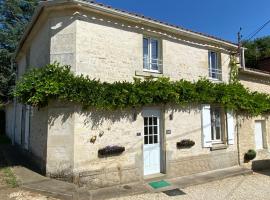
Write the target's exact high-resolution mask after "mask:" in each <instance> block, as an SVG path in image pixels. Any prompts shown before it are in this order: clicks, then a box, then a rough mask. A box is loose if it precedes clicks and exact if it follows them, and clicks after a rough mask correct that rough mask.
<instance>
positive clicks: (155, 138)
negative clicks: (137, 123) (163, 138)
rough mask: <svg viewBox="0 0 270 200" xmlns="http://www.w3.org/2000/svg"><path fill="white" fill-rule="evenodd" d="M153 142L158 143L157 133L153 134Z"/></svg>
mask: <svg viewBox="0 0 270 200" xmlns="http://www.w3.org/2000/svg"><path fill="white" fill-rule="evenodd" d="M154 143H155V144H156V143H158V136H157V135H154Z"/></svg>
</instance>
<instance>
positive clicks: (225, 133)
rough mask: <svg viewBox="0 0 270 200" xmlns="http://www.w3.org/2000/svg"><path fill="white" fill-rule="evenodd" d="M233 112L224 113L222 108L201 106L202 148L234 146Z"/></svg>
mask: <svg viewBox="0 0 270 200" xmlns="http://www.w3.org/2000/svg"><path fill="white" fill-rule="evenodd" d="M233 116H234V115H233V111H231V110H227V111H226V112H225V110H224V108H223V107H220V106H210V105H207V104H205V105H202V141H203V147H212V144H217V143H223V144H229V145H233V144H234V137H235V133H234V132H235V127H234V126H235V125H234V117H233Z"/></svg>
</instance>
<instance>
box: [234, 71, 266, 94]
mask: <svg viewBox="0 0 270 200" xmlns="http://www.w3.org/2000/svg"><path fill="white" fill-rule="evenodd" d="M239 80H240V82H241V83H242V84H243V85H244V86H246V87H247V88H249V89H250V90H252V91H258V92H264V93H268V94H270V80H269V78H268V77H262V76H258V75H248V74H243V73H241V72H240V74H239Z"/></svg>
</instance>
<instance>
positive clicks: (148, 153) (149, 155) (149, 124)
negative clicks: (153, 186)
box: [143, 110, 160, 175]
mask: <svg viewBox="0 0 270 200" xmlns="http://www.w3.org/2000/svg"><path fill="white" fill-rule="evenodd" d="M143 118H144V146H143V158H144V159H143V161H144V175H149V174H156V173H160V112H159V111H155V110H145V111H144V112H143Z"/></svg>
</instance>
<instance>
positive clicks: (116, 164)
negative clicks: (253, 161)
mask: <svg viewBox="0 0 270 200" xmlns="http://www.w3.org/2000/svg"><path fill="white" fill-rule="evenodd" d="M237 49H238V46H237V45H236V44H233V43H231V42H228V41H225V40H221V39H218V38H215V37H212V36H209V35H205V34H202V33H197V32H193V31H190V30H186V29H183V28H181V27H176V26H173V25H169V24H166V23H162V22H159V21H156V20H153V19H149V18H146V17H144V16H139V15H134V14H131V13H127V12H124V11H120V10H117V9H113V8H111V7H107V6H104V5H101V4H97V3H93V2H86V1H80V0H55V1H46V2H42V3H40V5H39V7H38V8H37V10H36V12H35V14H34V17H33V19H32V21H31V23H30V24H29V26H28V28H27V30H26V32H25V34H24V36H23V38H22V40H21V42H20V45H19V47H18V50H17V53H16V63H17V66H18V72H17V75H18V79H20V77H21V76H22V75H23V74H24V72H25V71H26V70H27V69H29V68H31V67H42V66H45V65H46V64H48V63H52V62H54V61H57V62H59V63H61V64H67V65H70V66H71V69H72V71H73V72H74V73H75V74H78V75H80V74H83V75H88V76H89V77H90V78H96V79H100V80H101V81H106V82H114V81H133V78H134V77H138V78H145V77H149V76H152V77H162V76H165V77H170V79H171V80H179V79H186V80H189V81H196V80H198V79H200V78H201V77H205V78H208V79H210V80H211V81H213V82H228V81H229V78H230V67H229V63H230V55H231V54H232V53H235V52H236V51H237ZM242 63H243V62H242ZM242 67H243V69H242V70H241V71H240V80H241V82H242V83H243V84H244V85H245V86H247V87H250V88H251V89H254V90H257V89H258V90H261V91H264V92H270V89H269V81H261V76H264V75H263V74H260V75H257V74H254V73H253V72H250V71H249V70H247V69H244V63H243V66H242ZM268 79H269V78H268ZM266 80H267V78H266ZM6 118H7V124H6V132H7V134H8V135H9V137H10V138H12V141H13V142H14V143H15V144H17V145H19V146H21V147H22V148H23V149H25V150H26V151H27V152H29V153H30V154H31V155H32V156H34V158H35V159H34V160H35V162H36V163H37V164H38V165H39V166H40V168H41V169H42V170H43V171H44V173H46V175H47V176H51V177H58V178H66V179H69V180H73V181H74V182H76V183H79V184H81V185H83V184H88V185H90V186H91V187H93V188H95V187H106V186H111V185H116V184H123V183H129V182H139V181H143V180H145V179H147V178H149V177H153V175H154V176H158V177H159V176H160V177H162V178H164V177H167V178H170V177H176V176H185V175H190V174H194V173H200V172H205V171H210V170H216V169H222V168H227V167H232V166H239V165H247V166H249V165H250V164H244V163H243V154H244V153H245V152H246V151H247V150H248V149H250V148H255V146H254V145H255V144H257V143H258V145H259V146H258V149H261V150H260V155H259V156H258V158H259V159H260V158H267V157H268V154H269V153H268V146H269V144H268V142H269V133H268V127H269V126H270V124H269V122H268V120H267V118H265V117H259V118H256V119H253V118H245V117H242V118H241V117H237V116H235V115H234V113H233V112H231V111H230V112H229V111H225V110H224V109H223V108H222V107H220V106H216V105H196V106H194V105H193V106H188V107H184V108H183V107H177V106H173V105H166V106H164V105H162V106H149V107H144V108H142V109H130V110H118V111H107V112H105V111H97V110H94V109H90V110H87V111H83V110H82V109H81V107H80V106H79V105H75V104H72V103H64V102H58V101H53V102H50V104H49V106H47V107H46V108H42V109H37V108H34V107H30V106H27V105H22V104H20V103H17V102H16V101H14V103H13V104H10V105H8V106H7V108H6ZM255 129H256V131H257V132H258V131H259V132H258V134H257V132H256V131H255ZM254 131H255V132H256V134H257V135H260V134H261V137H260V139H256V141H257V140H258V141H257V143H255V135H254V133H255V132H254ZM260 131H261V132H260ZM183 139H190V140H192V141H194V142H195V145H194V146H193V147H192V148H188V149H178V148H177V147H176V143H177V142H179V141H181V140H183ZM261 144H263V145H262V146H261ZM108 145H120V146H123V147H125V149H126V150H125V151H124V152H123V153H122V154H121V155H118V156H112V157H104V158H103V157H99V156H98V150H99V149H100V148H103V147H106V146H108ZM256 148H257V146H256Z"/></svg>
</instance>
